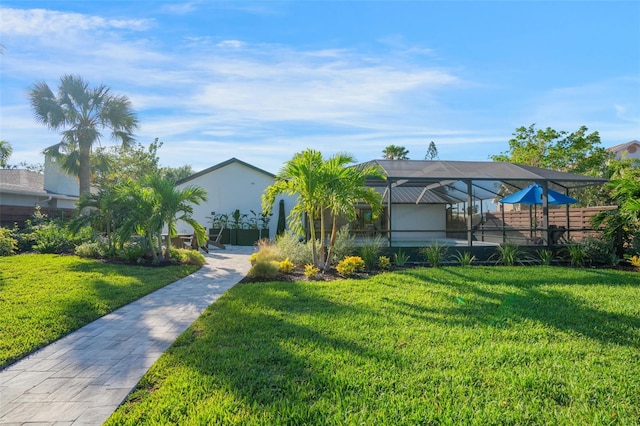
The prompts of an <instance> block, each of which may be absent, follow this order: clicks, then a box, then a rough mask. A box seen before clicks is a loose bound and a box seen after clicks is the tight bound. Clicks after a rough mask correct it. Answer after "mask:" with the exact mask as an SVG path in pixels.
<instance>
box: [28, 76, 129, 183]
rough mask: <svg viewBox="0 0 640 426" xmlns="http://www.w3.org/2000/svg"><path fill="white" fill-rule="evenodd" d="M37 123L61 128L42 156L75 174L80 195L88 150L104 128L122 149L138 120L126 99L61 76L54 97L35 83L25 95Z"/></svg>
mask: <svg viewBox="0 0 640 426" xmlns="http://www.w3.org/2000/svg"><path fill="white" fill-rule="evenodd" d="M29 97H30V99H31V106H32V108H33V111H34V115H35V118H36V120H37V121H39V122H41V123H42V124H44V125H45V126H47V127H48V128H50V129H52V130H61V129H62V140H61V141H60V142H59V143H58V144H56V145H53V146H51V147H49V148H47V149H46V150H45V154H47V155H51V156H54V157H57V158H60V159H62V160H63V163H62V164H63V168H64V169H65V170H67V171H69V172H71V173H74V174H77V175H78V178H79V181H80V194H81V195H82V194H87V193H89V188H90V176H91V150H92V148H93V146H94V144H96V143H97V142H99V141H100V140H101V139H102V137H103V135H102V133H101V131H104V130H105V129H108V130H110V131H111V137H112V138H113V139H116V140H120V141H121V142H122V145H123V146H129V145H131V144H132V143H133V142H134V140H135V139H134V138H133V131H134V130H135V129H137V128H138V119H137V117H136V115H135V114H134V112H133V111H132V109H131V102H130V101H129V99H128V98H127V97H126V96H116V95H112V94H111V92H110V90H109V88H108V87H107V86H105V85H100V86H99V87H97V88H89V84H88V83H87V82H86V81H85V80H83V79H82V77H79V76H73V75H64V76H63V77H62V78H61V79H60V86H59V87H58V94H57V95H55V94H54V93H53V92H52V91H51V89H50V88H49V86H48V85H47V84H46V83H45V82H38V83H35V84H34V86H33V88H32V89H31V91H30V93H29Z"/></svg>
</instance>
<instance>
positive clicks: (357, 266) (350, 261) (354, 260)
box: [336, 256, 366, 277]
mask: <svg viewBox="0 0 640 426" xmlns="http://www.w3.org/2000/svg"><path fill="white" fill-rule="evenodd" d="M365 265H366V263H365V261H364V259H362V258H361V257H360V256H347V257H345V258H344V259H342V260H341V261H340V262H338V266H336V270H337V271H338V273H339V274H340V275H342V276H343V277H350V276H352V275H353V274H355V273H356V272H358V271H362V270H363V269H364V267H365Z"/></svg>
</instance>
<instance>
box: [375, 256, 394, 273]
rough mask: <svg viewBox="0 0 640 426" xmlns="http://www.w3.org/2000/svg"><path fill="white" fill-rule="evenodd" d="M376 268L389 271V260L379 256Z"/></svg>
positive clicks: (386, 257)
mask: <svg viewBox="0 0 640 426" xmlns="http://www.w3.org/2000/svg"><path fill="white" fill-rule="evenodd" d="M378 266H379V267H380V269H383V270H386V269H389V268H390V267H391V259H389V257H388V256H380V257H379V258H378Z"/></svg>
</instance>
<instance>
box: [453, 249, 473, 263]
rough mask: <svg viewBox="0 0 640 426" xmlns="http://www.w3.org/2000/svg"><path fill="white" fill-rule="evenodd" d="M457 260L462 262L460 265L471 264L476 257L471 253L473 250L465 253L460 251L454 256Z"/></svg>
mask: <svg viewBox="0 0 640 426" xmlns="http://www.w3.org/2000/svg"><path fill="white" fill-rule="evenodd" d="M454 258H455V259H456V262H458V263H459V264H460V266H470V265H471V264H472V263H473V262H474V261H475V260H476V257H475V256H472V255H471V252H468V251H465V252H464V253H463V252H461V251H459V250H458V252H457V253H456V255H455V256H454Z"/></svg>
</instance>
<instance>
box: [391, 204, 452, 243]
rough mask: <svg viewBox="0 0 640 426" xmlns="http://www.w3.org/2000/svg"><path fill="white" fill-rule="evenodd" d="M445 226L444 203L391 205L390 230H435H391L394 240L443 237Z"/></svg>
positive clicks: (444, 235)
mask: <svg viewBox="0 0 640 426" xmlns="http://www.w3.org/2000/svg"><path fill="white" fill-rule="evenodd" d="M446 227H447V212H446V205H444V204H418V205H416V204H396V205H393V206H392V207H391V229H392V231H403V230H405V231H409V230H411V231H415V230H424V231H430V230H437V231H436V232H393V234H392V239H393V241H394V242H400V241H428V240H433V239H436V238H445V237H446V232H445V231H444V229H445V228H446Z"/></svg>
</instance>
